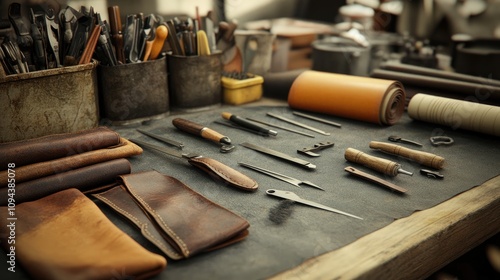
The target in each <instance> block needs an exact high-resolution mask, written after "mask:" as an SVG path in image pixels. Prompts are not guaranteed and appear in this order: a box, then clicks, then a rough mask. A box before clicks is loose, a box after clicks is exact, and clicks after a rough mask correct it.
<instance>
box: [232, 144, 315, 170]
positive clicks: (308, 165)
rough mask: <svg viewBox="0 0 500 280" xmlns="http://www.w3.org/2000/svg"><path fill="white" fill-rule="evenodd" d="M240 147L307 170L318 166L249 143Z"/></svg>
mask: <svg viewBox="0 0 500 280" xmlns="http://www.w3.org/2000/svg"><path fill="white" fill-rule="evenodd" d="M240 145H242V146H243V147H245V148H249V149H252V150H254V151H257V152H261V153H264V154H267V155H270V156H273V157H277V158H280V159H283V160H286V161H289V162H292V163H295V164H298V165H299V166H301V167H304V168H307V169H316V165H314V164H312V163H310V162H308V161H305V160H302V159H300V158H294V157H291V156H289V155H287V154H284V153H281V152H278V151H275V150H272V149H269V148H265V147H260V146H257V145H254V144H250V143H247V142H245V143H241V144H240Z"/></svg>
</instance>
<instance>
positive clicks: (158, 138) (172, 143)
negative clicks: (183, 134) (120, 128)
mask: <svg viewBox="0 0 500 280" xmlns="http://www.w3.org/2000/svg"><path fill="white" fill-rule="evenodd" d="M137 131H139V132H140V133H142V134H144V135H147V136H149V137H151V138H154V139H156V140H159V141H161V142H163V143H167V144H170V145H172V146H175V147H177V148H179V149H182V148H184V144H182V143H181V142H177V141H175V140H172V139H169V138H167V137H163V136H160V135H157V134H154V133H151V132H147V131H145V130H142V129H137Z"/></svg>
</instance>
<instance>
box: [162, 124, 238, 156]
mask: <svg viewBox="0 0 500 280" xmlns="http://www.w3.org/2000/svg"><path fill="white" fill-rule="evenodd" d="M172 124H173V125H174V126H175V127H177V128H178V129H180V130H182V131H184V132H187V133H190V134H193V135H197V136H201V137H202V138H205V139H208V140H210V141H213V142H215V143H218V144H222V146H221V152H229V151H231V150H233V149H234V146H233V145H231V139H229V137H227V136H224V135H222V134H220V133H219V132H217V131H215V130H213V129H211V128H208V127H206V126H203V125H201V124H198V123H195V122H192V121H189V120H186V119H182V118H175V119H173V120H172Z"/></svg>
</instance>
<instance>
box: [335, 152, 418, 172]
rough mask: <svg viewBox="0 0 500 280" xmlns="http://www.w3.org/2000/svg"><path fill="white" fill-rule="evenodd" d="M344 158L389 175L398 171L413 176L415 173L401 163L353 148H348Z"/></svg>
mask: <svg viewBox="0 0 500 280" xmlns="http://www.w3.org/2000/svg"><path fill="white" fill-rule="evenodd" d="M344 158H345V159H346V160H348V161H350V162H354V163H358V164H361V165H364V166H366V167H368V168H371V169H373V170H375V171H378V172H380V173H384V174H386V175H389V176H396V175H398V173H402V174H406V175H410V176H412V175H413V173H411V172H409V171H406V170H403V169H402V168H401V164H399V163H397V162H393V161H390V160H387V159H383V158H379V157H374V156H371V155H368V154H365V153H363V152H361V151H359V150H356V149H353V148H347V149H346V150H345V153H344Z"/></svg>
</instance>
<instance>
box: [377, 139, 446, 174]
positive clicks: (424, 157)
mask: <svg viewBox="0 0 500 280" xmlns="http://www.w3.org/2000/svg"><path fill="white" fill-rule="evenodd" d="M370 148H372V149H378V150H381V151H383V152H386V153H389V154H392V155H398V156H402V157H404V158H407V159H410V160H413V161H415V162H418V163H420V164H422V165H425V166H429V167H432V168H436V169H441V168H443V165H444V158H443V157H440V156H438V155H435V154H431V153H427V152H422V151H417V150H412V149H408V148H405V147H402V146H398V145H394V144H390V143H383V142H377V141H371V142H370Z"/></svg>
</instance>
